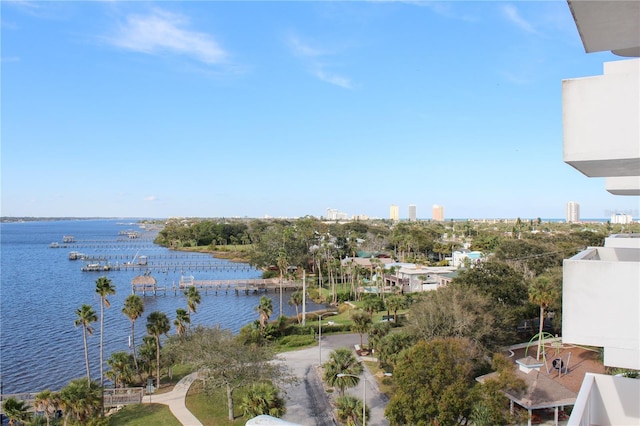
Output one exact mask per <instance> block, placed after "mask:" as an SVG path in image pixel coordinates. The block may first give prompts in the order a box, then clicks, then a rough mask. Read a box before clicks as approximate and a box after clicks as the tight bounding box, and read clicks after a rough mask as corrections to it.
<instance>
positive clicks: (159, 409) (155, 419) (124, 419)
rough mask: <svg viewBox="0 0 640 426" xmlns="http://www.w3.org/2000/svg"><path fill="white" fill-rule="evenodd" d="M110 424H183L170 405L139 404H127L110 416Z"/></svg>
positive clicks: (112, 425)
mask: <svg viewBox="0 0 640 426" xmlns="http://www.w3.org/2000/svg"><path fill="white" fill-rule="evenodd" d="M109 425H110V426H147V425H154V426H181V423H180V422H179V421H178V419H176V418H175V417H174V416H173V414H171V410H169V406H168V405H162V404H137V405H127V406H126V407H124V408H123V409H122V410H120V411H118V412H117V413H116V414H113V415H111V416H109Z"/></svg>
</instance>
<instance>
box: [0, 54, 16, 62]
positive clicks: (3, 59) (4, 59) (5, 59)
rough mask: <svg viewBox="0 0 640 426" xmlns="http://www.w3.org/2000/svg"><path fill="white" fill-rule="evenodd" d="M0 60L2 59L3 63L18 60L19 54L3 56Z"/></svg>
mask: <svg viewBox="0 0 640 426" xmlns="http://www.w3.org/2000/svg"><path fill="white" fill-rule="evenodd" d="M0 61H2V62H3V63H10V62H20V57H19V56H3V57H2V58H0Z"/></svg>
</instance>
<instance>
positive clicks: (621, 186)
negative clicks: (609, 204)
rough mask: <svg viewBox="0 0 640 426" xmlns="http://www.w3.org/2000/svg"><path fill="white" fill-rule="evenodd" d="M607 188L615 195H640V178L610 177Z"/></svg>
mask: <svg viewBox="0 0 640 426" xmlns="http://www.w3.org/2000/svg"><path fill="white" fill-rule="evenodd" d="M605 188H606V189H607V191H608V192H609V193H610V194H613V195H635V196H638V195H640V176H630V177H608V178H606V179H605Z"/></svg>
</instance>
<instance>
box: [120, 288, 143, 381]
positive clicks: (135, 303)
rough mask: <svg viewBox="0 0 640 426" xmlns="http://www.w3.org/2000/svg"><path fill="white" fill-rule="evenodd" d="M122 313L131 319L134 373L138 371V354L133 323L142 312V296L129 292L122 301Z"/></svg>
mask: <svg viewBox="0 0 640 426" xmlns="http://www.w3.org/2000/svg"><path fill="white" fill-rule="evenodd" d="M122 313H123V314H124V315H125V316H126V317H127V318H129V320H130V321H131V353H132V354H133V365H134V366H135V368H136V373H140V369H139V368H138V356H137V355H136V337H135V336H136V335H135V323H136V320H137V319H138V318H140V317H141V316H142V314H143V313H144V302H143V301H142V297H140V296H138V295H137V294H130V295H129V296H127V298H126V299H125V301H124V306H123V307H122Z"/></svg>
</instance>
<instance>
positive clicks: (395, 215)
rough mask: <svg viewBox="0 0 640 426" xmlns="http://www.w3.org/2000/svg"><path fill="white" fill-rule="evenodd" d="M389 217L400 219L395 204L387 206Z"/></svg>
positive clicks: (395, 219)
mask: <svg viewBox="0 0 640 426" xmlns="http://www.w3.org/2000/svg"><path fill="white" fill-rule="evenodd" d="M389 219H391V220H393V221H395V222H397V221H399V220H400V209H399V208H398V206H396V205H395V204H392V205H391V207H389Z"/></svg>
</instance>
